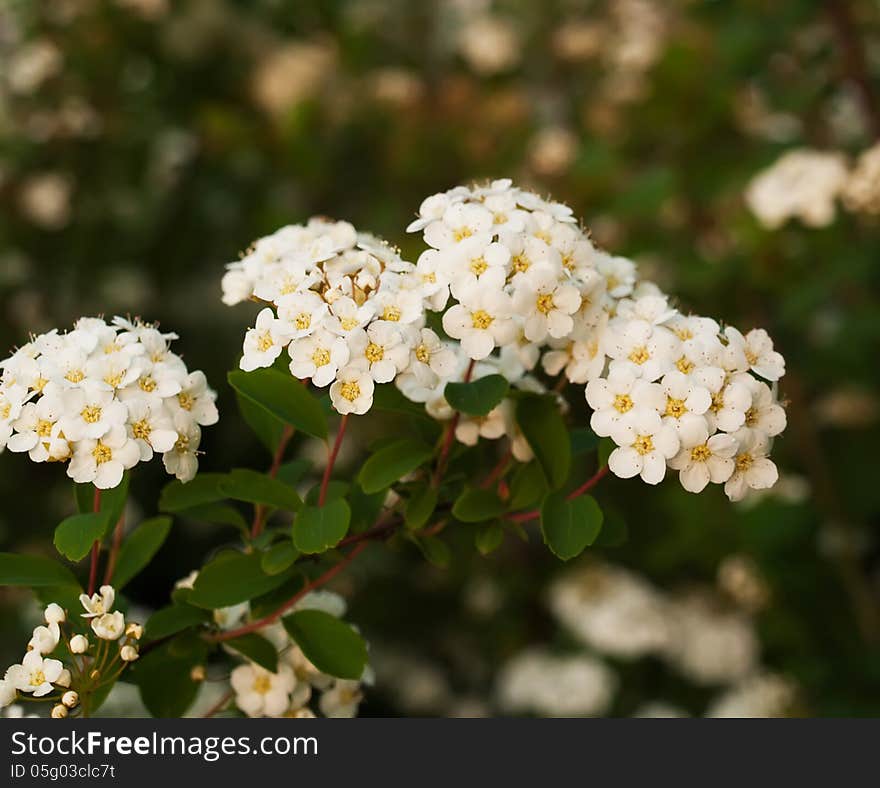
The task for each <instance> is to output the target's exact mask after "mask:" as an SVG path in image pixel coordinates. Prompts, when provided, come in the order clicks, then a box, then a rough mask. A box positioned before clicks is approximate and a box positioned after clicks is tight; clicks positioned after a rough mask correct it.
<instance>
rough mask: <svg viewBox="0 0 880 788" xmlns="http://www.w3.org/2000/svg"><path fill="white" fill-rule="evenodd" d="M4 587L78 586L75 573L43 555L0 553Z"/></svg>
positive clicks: (0, 582) (1, 581)
mask: <svg viewBox="0 0 880 788" xmlns="http://www.w3.org/2000/svg"><path fill="white" fill-rule="evenodd" d="M0 585H2V586H33V587H38V586H78V585H79V583H78V582H77V580H76V578H75V577H74V576H73V573H72V572H71V571H70V570H69V569H68V568H67V567H66V566H64V565H63V564H59V563H58V562H57V561H53V560H52V559H51V558H44V557H43V556H41V555H20V554H18V553H0Z"/></svg>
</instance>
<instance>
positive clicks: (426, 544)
mask: <svg viewBox="0 0 880 788" xmlns="http://www.w3.org/2000/svg"><path fill="white" fill-rule="evenodd" d="M413 541H414V542H415V543H416V546H417V547H418V548H419V550H420V551H421V553H422V555H423V556H424V557H425V560H427V561H428V562H429V563H432V564H433V565H434V566H436V567H438V568H439V569H446V568H447V567H448V566H449V564H450V562H451V561H452V551H451V550H450V549H449V545H447V544H446V542H444V541H443V540H442V539H438V538H437V537H434V536H429V537H421V536H417V537H414V538H413Z"/></svg>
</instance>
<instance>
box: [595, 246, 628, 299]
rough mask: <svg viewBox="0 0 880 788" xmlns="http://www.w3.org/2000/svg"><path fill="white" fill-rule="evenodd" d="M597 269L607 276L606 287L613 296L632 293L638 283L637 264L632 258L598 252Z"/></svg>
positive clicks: (621, 296) (623, 295)
mask: <svg viewBox="0 0 880 788" xmlns="http://www.w3.org/2000/svg"><path fill="white" fill-rule="evenodd" d="M596 270H598V271H599V273H600V274H601V275H602V276H603V277H604V278H605V289H606V290H607V292H608V295H609V296H611V297H612V298H624V297H625V296H628V295H629V294H630V293H632V291H633V287H634V286H635V283H636V264H635V263H634V262H633V261H632V260H627V259H626V258H625V257H612V256H611V255H609V254H606V253H605V252H597V254H596Z"/></svg>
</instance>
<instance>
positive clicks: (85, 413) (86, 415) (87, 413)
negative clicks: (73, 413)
mask: <svg viewBox="0 0 880 788" xmlns="http://www.w3.org/2000/svg"><path fill="white" fill-rule="evenodd" d="M79 415H80V416H82V420H83V421H84V422H85V423H86V424H95V423H97V422H98V421H100V420H101V409H100V408H99V407H98V406H97V405H86V407H84V408H83V409H82V411H80V414H79Z"/></svg>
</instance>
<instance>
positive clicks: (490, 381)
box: [443, 375, 510, 416]
mask: <svg viewBox="0 0 880 788" xmlns="http://www.w3.org/2000/svg"><path fill="white" fill-rule="evenodd" d="M509 388H510V384H509V383H508V382H507V379H506V378H504V377H503V376H501V375H486V376H485V377H482V378H479V379H478V380H473V381H470V382H468V383H447V384H446V388H445V389H444V390H443V396H444V397H446V401H447V402H448V403H449V404H450V406H452V408H454V409H455V410H458V411H461V412H462V413H466V414H468V415H470V416H485V415H487V414H488V413H489V412H490V411H491V410H493V409H494V408H495V407H497V406H498V405H499V404H500V403H501V400H503V399H504V397H505V395H506V394H507V391H508V389H509Z"/></svg>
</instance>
